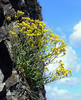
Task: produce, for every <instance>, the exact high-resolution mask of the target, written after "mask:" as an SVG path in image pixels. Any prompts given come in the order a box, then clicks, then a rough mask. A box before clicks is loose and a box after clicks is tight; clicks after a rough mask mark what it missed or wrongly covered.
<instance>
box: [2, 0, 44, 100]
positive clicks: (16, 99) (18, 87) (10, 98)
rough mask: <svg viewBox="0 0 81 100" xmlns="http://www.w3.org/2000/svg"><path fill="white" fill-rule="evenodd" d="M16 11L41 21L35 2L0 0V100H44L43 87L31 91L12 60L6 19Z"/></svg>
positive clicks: (28, 0)
mask: <svg viewBox="0 0 81 100" xmlns="http://www.w3.org/2000/svg"><path fill="white" fill-rule="evenodd" d="M17 10H22V11H24V12H25V15H26V16H28V17H30V18H32V19H39V20H42V15H41V6H40V5H39V3H38V2H37V0H0V100H46V97H45V90H44V86H43V87H42V88H41V89H37V90H33V91H32V90H31V89H30V86H29V84H28V82H27V80H26V79H25V78H24V77H23V75H22V74H21V73H19V71H18V69H17V68H16V67H15V64H14V62H13V60H12V55H11V44H10V42H9V40H8V26H9V22H7V20H6V18H7V17H8V16H11V17H13V16H14V15H15V13H16V11H17ZM11 23H13V22H11Z"/></svg>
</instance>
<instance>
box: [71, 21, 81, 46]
mask: <svg viewBox="0 0 81 100" xmlns="http://www.w3.org/2000/svg"><path fill="white" fill-rule="evenodd" d="M69 39H70V43H71V44H72V45H74V46H77V45H81V21H80V22H79V23H78V24H76V25H75V26H74V27H73V33H72V34H71V35H70V37H69Z"/></svg>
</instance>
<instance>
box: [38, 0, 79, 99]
mask: <svg viewBox="0 0 81 100" xmlns="http://www.w3.org/2000/svg"><path fill="white" fill-rule="evenodd" d="M38 1H39V3H40V5H41V6H42V16H43V21H44V22H45V23H46V25H47V26H48V27H49V28H50V29H51V30H52V31H53V32H54V33H57V34H58V35H60V38H62V39H64V40H65V41H66V43H67V44H68V45H67V47H66V49H67V54H66V56H65V57H63V58H62V60H63V62H64V63H65V66H66V68H71V69H72V72H73V76H72V77H68V78H65V79H61V80H58V81H55V82H53V83H51V84H47V85H46V86H45V88H46V93H47V94H46V96H47V100H76V99H77V100H81V53H80V51H81V0H38ZM49 66H51V67H50V70H53V68H54V65H53V64H51V65H49ZM49 66H48V67H49Z"/></svg>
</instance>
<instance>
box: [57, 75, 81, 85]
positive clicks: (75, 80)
mask: <svg viewBox="0 0 81 100" xmlns="http://www.w3.org/2000/svg"><path fill="white" fill-rule="evenodd" d="M79 83H81V79H79V78H75V77H70V78H63V79H60V80H58V81H57V84H62V85H69V86H75V85H77V84H79Z"/></svg>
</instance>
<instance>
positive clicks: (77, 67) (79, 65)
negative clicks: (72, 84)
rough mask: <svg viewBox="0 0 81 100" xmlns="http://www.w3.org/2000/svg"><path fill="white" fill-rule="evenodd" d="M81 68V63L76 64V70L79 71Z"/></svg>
mask: <svg viewBox="0 0 81 100" xmlns="http://www.w3.org/2000/svg"><path fill="white" fill-rule="evenodd" d="M80 70H81V63H80V64H77V66H76V72H77V73H78V72H79V71H80Z"/></svg>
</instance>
